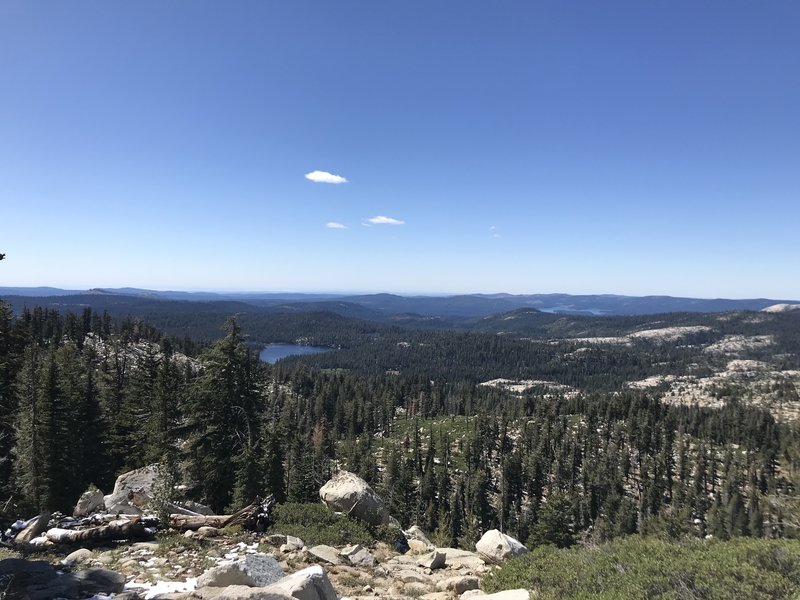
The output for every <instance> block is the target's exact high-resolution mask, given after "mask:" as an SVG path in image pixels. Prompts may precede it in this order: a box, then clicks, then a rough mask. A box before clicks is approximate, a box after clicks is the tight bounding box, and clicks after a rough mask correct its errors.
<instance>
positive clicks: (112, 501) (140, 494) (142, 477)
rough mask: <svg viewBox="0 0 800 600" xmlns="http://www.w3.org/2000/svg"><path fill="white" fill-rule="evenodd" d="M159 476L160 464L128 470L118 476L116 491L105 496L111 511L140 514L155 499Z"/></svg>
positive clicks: (107, 507) (115, 483)
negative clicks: (154, 489) (154, 490)
mask: <svg viewBox="0 0 800 600" xmlns="http://www.w3.org/2000/svg"><path fill="white" fill-rule="evenodd" d="M157 478H158V465H149V466H147V467H142V468H141V469H134V470H133V471H128V472H127V473H123V474H122V475H120V476H119V477H117V481H116V482H114V491H113V492H111V493H110V494H109V495H108V496H106V497H105V498H104V501H105V506H106V510H107V511H108V512H111V513H122V514H140V513H141V509H142V508H144V507H146V506H147V505H148V504H150V501H151V500H152V499H153V487H154V486H155V483H156V479H157Z"/></svg>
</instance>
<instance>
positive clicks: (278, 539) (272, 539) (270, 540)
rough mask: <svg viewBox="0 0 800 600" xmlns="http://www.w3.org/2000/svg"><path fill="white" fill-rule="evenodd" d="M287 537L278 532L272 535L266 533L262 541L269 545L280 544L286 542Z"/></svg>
mask: <svg viewBox="0 0 800 600" xmlns="http://www.w3.org/2000/svg"><path fill="white" fill-rule="evenodd" d="M288 539H289V536H287V535H282V534H280V533H274V534H272V535H268V536H266V537H265V538H264V542H265V543H267V544H269V545H270V546H281V545H282V544H285V543H286V540H288Z"/></svg>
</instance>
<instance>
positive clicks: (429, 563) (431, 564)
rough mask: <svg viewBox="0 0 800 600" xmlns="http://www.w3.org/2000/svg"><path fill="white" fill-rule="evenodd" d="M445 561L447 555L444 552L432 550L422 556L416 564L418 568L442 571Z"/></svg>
mask: <svg viewBox="0 0 800 600" xmlns="http://www.w3.org/2000/svg"><path fill="white" fill-rule="evenodd" d="M446 559H447V554H445V553H444V552H439V551H438V550H434V551H433V552H431V553H430V554H428V555H426V556H423V557H421V558H420V559H419V561H418V562H417V564H418V565H419V566H420V567H425V568H426V569H431V570H433V569H444V566H445V564H446V563H445V561H446Z"/></svg>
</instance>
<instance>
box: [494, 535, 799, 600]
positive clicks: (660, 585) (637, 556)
mask: <svg viewBox="0 0 800 600" xmlns="http://www.w3.org/2000/svg"><path fill="white" fill-rule="evenodd" d="M483 586H484V588H485V589H486V591H489V592H495V591H500V590H504V589H511V588H527V589H531V590H534V591H536V592H537V593H538V596H537V598H540V599H541V600H550V599H552V600H555V599H556V598H575V599H583V600H589V599H594V600H601V599H604V600H611V599H614V600H617V599H623V598H624V599H632V600H633V599H642V600H645V599H648V600H650V599H658V600H695V599H697V600H700V599H702V600H718V599H719V600H723V599H725V600H727V599H730V598H746V599H747V600H762V599H763V600H774V599H781V598H787V599H788V598H792V597H793V596H794V595H795V594H796V593H797V590H798V589H800V543H799V542H796V541H793V540H759V539H752V538H736V539H733V540H730V541H716V540H712V541H702V540H687V541H684V542H680V543H677V542H670V541H666V540H661V539H654V538H642V537H639V536H631V537H627V538H623V539H619V540H616V541H614V542H611V543H609V544H605V545H601V546H595V547H584V548H572V549H564V550H559V549H556V548H553V547H539V548H536V549H534V550H533V551H532V552H530V553H528V554H526V555H524V556H521V557H519V558H517V559H514V560H512V561H509V562H508V563H507V564H506V565H505V566H503V567H502V568H501V569H498V570H496V571H494V572H492V573H491V574H490V575H488V576H487V577H486V578H485V579H484V582H483Z"/></svg>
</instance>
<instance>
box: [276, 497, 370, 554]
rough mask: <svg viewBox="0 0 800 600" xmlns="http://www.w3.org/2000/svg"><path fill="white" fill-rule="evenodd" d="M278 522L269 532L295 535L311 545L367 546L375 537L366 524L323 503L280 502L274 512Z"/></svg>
mask: <svg viewBox="0 0 800 600" xmlns="http://www.w3.org/2000/svg"><path fill="white" fill-rule="evenodd" d="M272 518H273V519H274V520H275V523H274V524H273V525H272V527H270V529H269V533H280V534H283V535H294V536H297V537H299V538H300V539H301V540H303V541H304V542H305V543H306V544H307V545H308V546H315V545H317V544H327V545H329V546H342V545H345V544H361V545H362V546H368V545H370V544H371V543H372V540H373V536H372V534H371V533H370V532H369V529H367V527H366V526H365V525H364V524H362V523H360V522H358V521H356V520H355V519H351V518H349V517H345V516H340V515H336V514H334V513H333V512H332V511H331V510H330V509H329V508H328V507H326V506H325V505H323V504H321V503H320V504H317V503H309V504H301V503H296V502H287V503H285V504H278V505H277V506H275V508H274V509H273V512H272Z"/></svg>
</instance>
